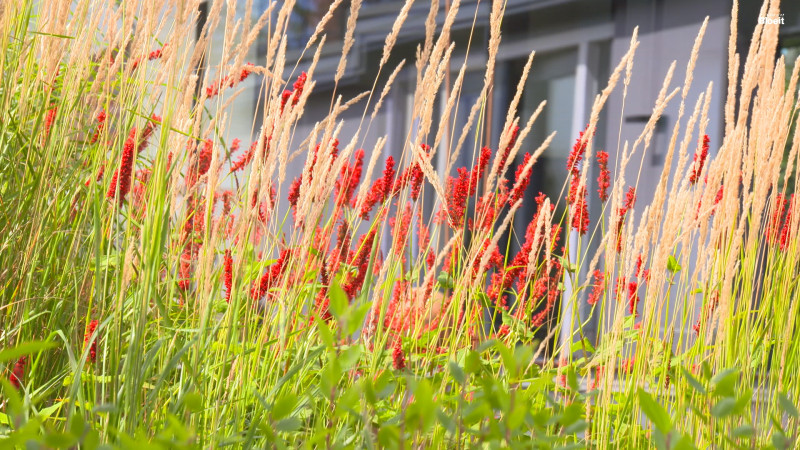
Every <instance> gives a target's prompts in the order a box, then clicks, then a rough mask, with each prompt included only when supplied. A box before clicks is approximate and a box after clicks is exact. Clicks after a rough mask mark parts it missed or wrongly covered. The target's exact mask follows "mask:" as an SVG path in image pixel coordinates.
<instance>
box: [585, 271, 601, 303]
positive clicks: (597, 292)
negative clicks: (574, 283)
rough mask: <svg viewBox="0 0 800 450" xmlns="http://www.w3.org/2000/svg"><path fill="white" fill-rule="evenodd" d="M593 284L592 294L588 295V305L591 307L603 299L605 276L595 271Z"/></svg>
mask: <svg viewBox="0 0 800 450" xmlns="http://www.w3.org/2000/svg"><path fill="white" fill-rule="evenodd" d="M593 277H594V284H593V285H592V287H593V288H592V292H591V294H589V300H588V303H589V304H590V305H592V306H594V305H596V304H597V302H599V301H600V300H601V299H602V298H603V289H604V288H605V274H604V273H603V272H601V271H599V270H595V271H594V274H593Z"/></svg>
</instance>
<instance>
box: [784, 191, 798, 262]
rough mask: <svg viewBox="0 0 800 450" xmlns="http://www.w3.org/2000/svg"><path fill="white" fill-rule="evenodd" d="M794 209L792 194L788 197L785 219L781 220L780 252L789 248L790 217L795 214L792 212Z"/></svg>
mask: <svg viewBox="0 0 800 450" xmlns="http://www.w3.org/2000/svg"><path fill="white" fill-rule="evenodd" d="M794 208H795V201H794V194H792V195H791V196H789V208H788V209H787V211H786V217H785V218H784V219H783V227H782V228H781V240H780V249H781V251H784V250H786V248H787V247H788V246H789V243H790V242H789V240H790V238H791V235H792V233H791V228H792V220H793V219H792V215H794V214H796V213H795V211H794Z"/></svg>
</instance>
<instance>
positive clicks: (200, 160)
mask: <svg viewBox="0 0 800 450" xmlns="http://www.w3.org/2000/svg"><path fill="white" fill-rule="evenodd" d="M213 150H214V141H212V140H211V139H206V140H205V141H203V148H201V149H200V152H198V153H197V160H196V162H195V163H194V164H192V166H191V167H189V173H188V174H186V185H187V186H188V187H192V186H194V185H195V183H197V180H198V179H199V178H200V177H202V176H203V175H205V174H206V173H208V169H210V168H211V155H212V153H213Z"/></svg>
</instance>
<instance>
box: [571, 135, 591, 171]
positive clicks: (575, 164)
mask: <svg viewBox="0 0 800 450" xmlns="http://www.w3.org/2000/svg"><path fill="white" fill-rule="evenodd" d="M584 133H586V130H584V131H581V132H580V135H579V136H578V139H576V140H575V145H573V146H572V151H571V152H570V153H569V157H568V158H567V171H568V172H569V173H570V174H571V175H572V177H573V178H575V177H577V176H579V175H580V170H581V169H580V164H581V160H583V155H584V154H585V153H586V144H588V141H587V142H583V143H582V142H581V140H582V139H583V135H584Z"/></svg>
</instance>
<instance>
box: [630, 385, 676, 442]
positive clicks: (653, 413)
mask: <svg viewBox="0 0 800 450" xmlns="http://www.w3.org/2000/svg"><path fill="white" fill-rule="evenodd" d="M638 395H639V406H641V408H642V411H644V414H645V415H646V416H647V418H648V419H650V421H651V422H653V424H654V425H655V426H656V428H657V429H658V431H660V432H662V433H664V434H665V435H666V434H667V433H669V431H670V429H672V422H671V420H670V417H669V413H668V412H667V410H666V409H664V407H663V406H661V405H660V404H658V402H656V401H655V400H654V399H653V397H652V396H651V395H650V394H648V393H647V392H646V391H645V390H644V389H642V388H639V389H638Z"/></svg>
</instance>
